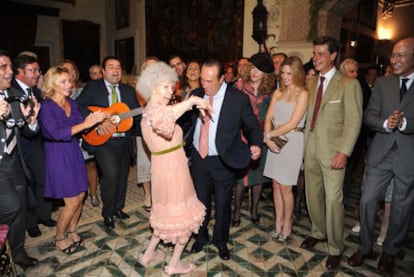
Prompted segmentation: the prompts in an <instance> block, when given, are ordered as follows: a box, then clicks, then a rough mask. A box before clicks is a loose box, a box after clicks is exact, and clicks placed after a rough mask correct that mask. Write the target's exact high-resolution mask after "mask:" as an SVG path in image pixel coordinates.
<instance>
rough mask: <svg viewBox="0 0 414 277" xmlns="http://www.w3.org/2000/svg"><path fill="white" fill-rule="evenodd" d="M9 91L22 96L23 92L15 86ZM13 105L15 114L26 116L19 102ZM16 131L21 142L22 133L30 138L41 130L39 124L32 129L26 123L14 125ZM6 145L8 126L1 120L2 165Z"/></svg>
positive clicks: (9, 93) (19, 116)
mask: <svg viewBox="0 0 414 277" xmlns="http://www.w3.org/2000/svg"><path fill="white" fill-rule="evenodd" d="M7 93H8V95H9V96H20V95H21V92H20V91H19V90H17V89H15V88H13V87H10V88H8V89H7ZM11 105H12V106H13V111H14V114H15V115H16V116H17V117H18V118H24V116H23V114H22V112H21V110H20V108H19V103H18V102H17V101H15V102H13V103H11ZM14 131H15V134H16V138H17V143H20V139H21V135H20V134H23V135H24V136H26V137H28V138H30V137H32V136H34V135H36V134H37V133H38V132H39V126H38V127H37V128H36V129H35V130H31V129H30V128H29V126H28V125H27V124H25V125H24V126H23V127H22V128H17V127H14ZM3 138H4V141H3ZM5 145H6V127H5V123H4V122H1V123H0V165H1V161H2V159H3V156H4V155H3V154H4V149H5Z"/></svg>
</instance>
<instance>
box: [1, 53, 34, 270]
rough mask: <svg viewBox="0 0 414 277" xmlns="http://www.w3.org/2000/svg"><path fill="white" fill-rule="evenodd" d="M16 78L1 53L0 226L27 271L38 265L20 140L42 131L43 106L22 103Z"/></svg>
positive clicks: (8, 57) (23, 100) (16, 257)
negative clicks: (28, 243)
mask: <svg viewBox="0 0 414 277" xmlns="http://www.w3.org/2000/svg"><path fill="white" fill-rule="evenodd" d="M12 77H13V70H12V64H11V61H10V56H9V55H8V53H7V52H5V51H3V50H0V224H7V225H9V227H10V231H9V240H10V246H11V249H12V253H13V257H14V259H15V261H16V263H17V264H19V265H20V266H22V267H27V266H33V265H35V264H37V263H38V261H37V259H34V258H32V257H29V256H27V254H26V252H25V250H24V242H25V230H26V224H25V214H26V209H25V204H26V198H25V197H26V186H27V184H26V176H25V173H26V171H24V170H23V169H25V164H24V160H23V159H22V157H21V155H22V153H21V151H20V148H19V140H20V133H23V134H25V135H27V136H29V135H30V134H31V135H34V134H36V133H37V132H38V131H39V126H38V123H37V119H36V118H37V113H38V111H39V109H40V105H39V103H38V102H37V101H36V99H33V100H32V101H33V108H31V107H30V106H26V107H25V106H24V105H23V104H22V103H19V102H25V101H26V100H27V98H21V97H20V96H19V92H18V91H16V90H15V89H13V88H10V84H11V80H12ZM30 114H31V115H30Z"/></svg>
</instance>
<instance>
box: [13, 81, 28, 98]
mask: <svg viewBox="0 0 414 277" xmlns="http://www.w3.org/2000/svg"><path fill="white" fill-rule="evenodd" d="M15 80H16V82H17V84H19V86H20V87H21V88H22V89H23V91H24V94H26V96H31V95H29V94H28V93H27V89H31V87H29V86H28V85H26V84H25V83H23V82H22V81H20V80H19V79H17V78H16V79H15Z"/></svg>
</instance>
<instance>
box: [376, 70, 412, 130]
mask: <svg viewBox="0 0 414 277" xmlns="http://www.w3.org/2000/svg"><path fill="white" fill-rule="evenodd" d="M398 78H399V79H400V82H399V83H400V86H399V88H400V89H401V86H402V79H405V78H408V80H407V81H406V82H405V87H406V88H407V91H408V90H409V89H410V87H411V85H412V83H413V81H414V72H412V73H411V74H410V75H408V76H406V77H403V76H399V77H398ZM387 125H388V119H386V120H385V121H384V123H383V124H382V127H383V128H384V130H385V131H386V132H388V133H392V129H389V128H388V127H387ZM405 128H407V119H406V118H405V117H403V118H402V122H401V124H400V125H398V129H399V130H400V131H404V130H405Z"/></svg>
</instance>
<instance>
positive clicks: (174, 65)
mask: <svg viewBox="0 0 414 277" xmlns="http://www.w3.org/2000/svg"><path fill="white" fill-rule="evenodd" d="M182 64H183V63H182V62H178V63H176V64H172V65H171V67H177V66H180V65H182Z"/></svg>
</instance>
